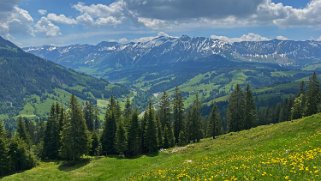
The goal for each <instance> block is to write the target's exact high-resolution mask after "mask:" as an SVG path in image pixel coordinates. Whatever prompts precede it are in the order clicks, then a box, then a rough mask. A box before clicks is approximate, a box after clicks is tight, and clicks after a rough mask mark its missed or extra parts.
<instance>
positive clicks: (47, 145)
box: [42, 104, 61, 159]
mask: <svg viewBox="0 0 321 181" xmlns="http://www.w3.org/2000/svg"><path fill="white" fill-rule="evenodd" d="M57 109H58V110H60V108H59V107H58V106H56V105H55V104H53V105H52V106H51V110H50V113H49V118H48V121H47V126H46V131H45V136H44V139H43V140H44V142H43V155H42V158H44V159H58V157H59V150H60V146H61V138H60V134H61V133H60V125H59V119H60V116H59V114H58V112H57Z"/></svg>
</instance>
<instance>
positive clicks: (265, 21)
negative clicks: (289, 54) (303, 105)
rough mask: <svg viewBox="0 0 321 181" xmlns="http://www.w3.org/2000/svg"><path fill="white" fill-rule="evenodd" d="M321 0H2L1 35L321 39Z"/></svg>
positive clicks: (19, 39)
mask: <svg viewBox="0 0 321 181" xmlns="http://www.w3.org/2000/svg"><path fill="white" fill-rule="evenodd" d="M319 9H321V0H224V1H222V0H198V1H195V0H10V1H0V35H1V36H3V37H5V38H7V39H9V40H11V41H13V42H14V43H16V44H18V45H19V46H39V45H44V44H54V45H67V44H77V43H78V44H84V43H88V44H96V43H98V42H100V41H103V40H106V41H119V42H124V43H125V42H129V41H139V40H141V38H143V37H154V36H157V35H159V34H162V35H170V36H181V35H183V34H184V35H189V36H194V37H196V36H205V37H212V38H217V39H223V40H226V41H244V40H247V41H252V40H256V41H259V40H268V39H294V40H307V39H312V40H321V39H320V38H321V29H320V28H321V11H320V10H319Z"/></svg>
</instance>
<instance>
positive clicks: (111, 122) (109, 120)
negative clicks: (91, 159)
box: [101, 97, 119, 155]
mask: <svg viewBox="0 0 321 181" xmlns="http://www.w3.org/2000/svg"><path fill="white" fill-rule="evenodd" d="M116 109H117V108H116V101H115V99H114V97H111V98H110V105H109V108H108V110H107V111H106V115H105V127H104V130H103V133H102V137H101V144H102V151H103V154H105V155H107V154H111V155H113V154H116V153H117V151H116V147H115V138H116V131H117V123H116V122H117V121H116V116H117V113H116V112H117V111H116ZM118 116H119V115H118Z"/></svg>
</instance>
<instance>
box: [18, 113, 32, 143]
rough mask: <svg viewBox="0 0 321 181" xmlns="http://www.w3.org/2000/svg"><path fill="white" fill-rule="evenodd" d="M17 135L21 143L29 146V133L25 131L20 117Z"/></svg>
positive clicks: (24, 125) (23, 121) (23, 122)
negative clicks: (23, 142)
mask: <svg viewBox="0 0 321 181" xmlns="http://www.w3.org/2000/svg"><path fill="white" fill-rule="evenodd" d="M17 134H18V136H19V137H20V138H21V139H22V140H23V141H25V142H26V144H27V145H29V146H30V145H31V138H30V135H29V132H28V131H27V128H26V124H25V120H24V119H23V118H22V117H21V116H20V117H19V118H18V123H17Z"/></svg>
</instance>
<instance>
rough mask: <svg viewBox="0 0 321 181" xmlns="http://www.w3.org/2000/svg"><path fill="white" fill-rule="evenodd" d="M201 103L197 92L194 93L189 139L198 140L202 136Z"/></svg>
mask: <svg viewBox="0 0 321 181" xmlns="http://www.w3.org/2000/svg"><path fill="white" fill-rule="evenodd" d="M200 109H201V103H200V101H199V97H198V94H196V97H195V101H194V103H193V106H192V110H191V125H190V126H191V127H190V131H191V136H190V137H191V141H193V142H199V141H200V140H201V138H202V125H201V110H200Z"/></svg>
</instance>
